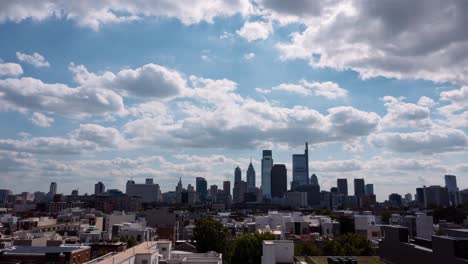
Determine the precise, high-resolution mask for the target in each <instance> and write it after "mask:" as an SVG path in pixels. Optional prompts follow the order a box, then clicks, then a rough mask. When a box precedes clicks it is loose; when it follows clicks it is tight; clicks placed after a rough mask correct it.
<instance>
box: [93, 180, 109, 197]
mask: <svg viewBox="0 0 468 264" xmlns="http://www.w3.org/2000/svg"><path fill="white" fill-rule="evenodd" d="M105 192H106V186H104V183H102V182H98V183H96V184H94V195H99V194H103V193H105Z"/></svg>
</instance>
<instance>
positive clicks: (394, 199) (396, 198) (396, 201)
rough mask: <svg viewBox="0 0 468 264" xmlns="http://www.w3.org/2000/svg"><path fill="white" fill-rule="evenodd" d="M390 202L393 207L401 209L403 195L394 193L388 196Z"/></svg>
mask: <svg viewBox="0 0 468 264" xmlns="http://www.w3.org/2000/svg"><path fill="white" fill-rule="evenodd" d="M388 201H389V202H390V204H391V205H393V206H396V207H400V206H401V205H402V199H401V195H399V194H398V193H392V194H390V195H389V196H388Z"/></svg>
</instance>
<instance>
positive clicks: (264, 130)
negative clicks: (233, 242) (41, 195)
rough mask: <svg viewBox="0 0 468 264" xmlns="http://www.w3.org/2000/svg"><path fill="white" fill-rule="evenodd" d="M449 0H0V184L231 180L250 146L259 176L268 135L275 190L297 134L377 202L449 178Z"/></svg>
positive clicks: (456, 63)
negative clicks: (176, 0) (367, 0)
mask: <svg viewBox="0 0 468 264" xmlns="http://www.w3.org/2000/svg"><path fill="white" fill-rule="evenodd" d="M431 3H432V2H431ZM460 3H461V2H459V1H446V2H444V5H443V6H440V5H437V4H426V5H424V4H423V3H422V2H421V3H420V2H417V3H411V2H410V1H398V2H397V3H394V4H395V5H396V6H397V8H395V9H392V8H389V7H390V6H388V5H389V4H388V3H386V2H380V1H379V2H378V3H375V4H372V5H371V4H362V5H361V4H359V1H336V2H335V1H332V2H327V3H326V4H325V3H324V4H316V5H315V4H308V3H307V1H298V2H297V3H296V4H295V5H291V6H285V5H280V4H278V2H277V1H269V0H253V1H247V0H245V1H242V0H238V1H217V2H216V3H215V4H213V5H207V4H206V2H203V1H200V2H197V1H194V2H193V3H191V4H190V5H189V4H169V2H166V1H154V2H152V3H151V4H149V3H148V5H145V7H146V8H145V9H142V8H141V7H140V6H136V5H133V4H131V3H128V4H121V5H118V4H115V3H114V1H110V2H106V3H102V4H96V3H93V2H92V1H84V2H80V3H77V4H75V5H71V4H70V5H67V4H66V2H53V1H40V3H36V4H33V3H32V2H31V3H30V2H17V1H2V2H1V3H0V39H2V40H3V41H0V122H1V124H2V129H1V130H0V186H1V187H2V188H5V189H11V190H13V191H14V192H20V191H30V192H33V191H37V190H42V191H47V190H48V188H49V184H50V182H57V183H58V184H59V186H60V187H59V190H62V192H64V193H71V191H72V190H75V189H79V190H80V193H85V192H86V193H89V194H91V193H93V192H94V184H96V183H97V182H99V181H102V182H103V183H104V184H105V185H106V187H107V188H118V189H121V190H124V189H125V186H126V182H127V181H128V180H130V179H133V180H135V181H136V182H144V180H145V179H146V178H153V179H154V181H155V182H157V183H158V184H159V185H160V187H161V190H163V191H167V190H172V189H173V188H174V186H175V185H176V184H177V182H178V180H179V178H181V179H182V182H184V183H189V182H190V183H191V184H192V185H193V186H195V179H196V177H204V178H205V179H206V181H207V182H208V188H209V186H210V185H212V184H216V185H218V186H222V183H223V181H225V180H227V179H229V180H230V181H231V183H232V185H231V187H233V185H234V184H233V183H234V182H233V178H232V177H233V171H234V168H235V167H236V166H239V167H240V168H241V170H242V175H243V177H244V180H246V179H245V176H246V170H247V168H248V165H249V161H250V157H252V164H253V168H254V170H255V172H256V175H255V178H256V181H255V182H256V186H257V187H258V186H260V185H261V182H262V176H264V175H262V166H261V159H262V150H268V149H270V150H272V151H273V160H274V164H285V165H286V168H287V173H288V175H287V177H288V178H287V182H288V189H289V184H290V182H291V180H292V173H293V167H292V155H293V154H297V153H304V145H303V144H304V142H308V143H309V146H308V159H309V162H308V170H309V172H308V177H310V175H312V174H316V175H317V176H318V178H319V183H320V186H321V188H322V189H325V190H329V189H330V187H334V186H336V180H337V179H338V178H347V179H348V184H349V186H348V191H349V192H350V193H351V192H352V190H353V187H352V182H353V181H354V178H364V179H365V182H366V183H372V184H374V185H373V189H374V190H373V191H374V193H375V194H376V195H377V199H378V200H380V201H381V200H384V199H387V198H388V195H389V194H391V193H399V194H401V195H404V194H406V193H411V194H413V195H414V187H415V186H424V185H426V186H430V185H441V186H443V185H444V179H443V177H442V176H443V175H455V176H457V184H458V186H460V188H463V187H466V186H468V177H467V174H468V163H467V160H468V151H467V150H468V137H467V133H468V121H467V116H468V86H467V78H466V76H468V72H467V69H468V68H467V65H468V54H467V52H466V51H465V46H466V45H467V43H468V39H467V37H466V36H468V34H466V32H465V26H464V24H465V23H463V22H464V20H463V19H457V18H463V17H464V16H465V15H464V14H465V13H466V12H465V11H468V10H467V7H466V6H465V5H461V4H460ZM422 5H424V6H422ZM423 7H424V8H423ZM85 10H91V11H90V12H85ZM392 10H393V11H394V12H396V13H397V17H399V18H400V19H391V18H393V17H395V14H394V13H392ZM403 10H417V12H414V13H413V12H402V11H403ZM427 25H440V27H434V28H432V30H433V31H432V32H431V34H427V30H426V26H427ZM195 40H196V41H195ZM298 160H299V158H298ZM299 163H300V162H299ZM271 165H273V164H271Z"/></svg>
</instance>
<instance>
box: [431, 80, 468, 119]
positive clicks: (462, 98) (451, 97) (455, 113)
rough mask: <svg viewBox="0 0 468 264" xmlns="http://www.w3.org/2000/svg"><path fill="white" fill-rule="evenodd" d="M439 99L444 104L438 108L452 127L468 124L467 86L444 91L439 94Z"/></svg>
mask: <svg viewBox="0 0 468 264" xmlns="http://www.w3.org/2000/svg"><path fill="white" fill-rule="evenodd" d="M440 101H441V102H443V103H448V104H445V105H444V106H442V107H439V108H438V110H439V112H440V113H442V114H443V115H444V116H445V117H446V119H447V122H448V123H449V124H450V125H451V126H454V127H467V126H468V86H463V87H461V88H460V89H457V90H451V91H444V92H442V93H441V94H440Z"/></svg>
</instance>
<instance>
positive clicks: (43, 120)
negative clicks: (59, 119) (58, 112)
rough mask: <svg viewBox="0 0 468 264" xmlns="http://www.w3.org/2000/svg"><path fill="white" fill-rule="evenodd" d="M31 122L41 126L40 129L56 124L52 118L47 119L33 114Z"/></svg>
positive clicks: (38, 114)
mask: <svg viewBox="0 0 468 264" xmlns="http://www.w3.org/2000/svg"><path fill="white" fill-rule="evenodd" d="M31 122H33V124H35V125H37V126H40V127H50V125H51V124H52V123H53V122H54V119H53V118H51V117H47V116H46V115H43V114H41V113H37V112H35V113H33V115H32V116H31Z"/></svg>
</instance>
